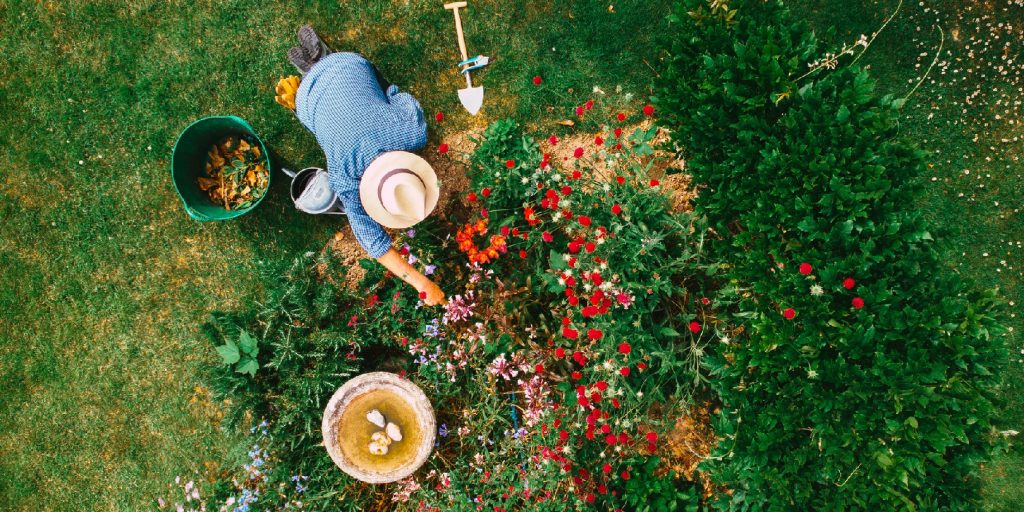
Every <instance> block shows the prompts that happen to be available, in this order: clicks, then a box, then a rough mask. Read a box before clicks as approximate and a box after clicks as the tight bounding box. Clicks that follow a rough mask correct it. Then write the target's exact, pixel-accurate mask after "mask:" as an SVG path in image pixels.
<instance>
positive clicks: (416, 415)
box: [322, 372, 435, 483]
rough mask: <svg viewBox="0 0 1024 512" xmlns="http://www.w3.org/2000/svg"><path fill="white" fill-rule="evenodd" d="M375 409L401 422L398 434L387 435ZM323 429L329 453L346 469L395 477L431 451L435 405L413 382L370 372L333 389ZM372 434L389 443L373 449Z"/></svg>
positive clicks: (369, 476) (370, 477) (362, 476)
mask: <svg viewBox="0 0 1024 512" xmlns="http://www.w3.org/2000/svg"><path fill="white" fill-rule="evenodd" d="M373 411H377V412H379V413H380V415H382V416H383V421H385V422H386V423H392V424H394V426H393V427H390V428H395V427H397V430H398V431H399V432H400V434H401V435H400V436H397V437H400V439H391V438H390V437H388V436H387V435H386V433H385V432H386V430H387V429H386V428H385V427H383V426H381V425H380V424H378V423H380V422H381V419H379V417H378V416H373V415H371V413H372V412H373ZM374 414H375V413H374ZM368 416H370V417H371V418H374V419H375V421H377V423H375V422H374V420H371V419H368ZM322 429H323V435H324V445H325V446H326V447H327V452H328V453H329V454H330V455H331V459H332V460H334V463H335V464H337V465H338V467H340V468H341V469H342V470H343V471H345V472H346V473H348V474H349V475H351V476H353V477H355V478H357V479H359V480H362V481H364V482H369V483H385V482H393V481H395V480H400V479H402V478H405V477H407V476H409V475H411V474H412V473H413V472H415V471H416V469H418V468H419V467H420V466H421V465H423V463H424V462H426V459H427V457H429V456H430V452H431V450H432V449H433V444H434V432H435V420H434V410H433V408H432V407H431V405H430V402H429V401H428V400H427V397H426V395H424V394H423V391H422V390H420V388H419V387H417V386H416V385H415V384H413V383H412V382H409V381H408V380H406V379H402V378H400V377H399V376H397V375H395V374H393V373H386V372H374V373H367V374H363V375H360V376H358V377H355V378H353V379H352V380H349V381H348V382H346V383H345V384H344V385H342V386H341V388H339V389H338V391H336V392H335V393H334V396H333V397H331V400H330V402H329V403H328V405H327V408H326V409H325V410H324V419H323V425H322ZM394 432H395V431H394V430H393V431H392V433H394ZM374 434H377V437H376V439H382V438H383V440H384V442H385V443H387V446H386V453H383V454H380V453H379V452H378V453H374V452H373V451H372V448H371V443H373V442H374V441H373V439H374Z"/></svg>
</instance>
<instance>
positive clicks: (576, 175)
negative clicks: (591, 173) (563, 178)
mask: <svg viewBox="0 0 1024 512" xmlns="http://www.w3.org/2000/svg"><path fill="white" fill-rule="evenodd" d="M582 176H583V173H582V172H580V171H579V169H575V170H573V171H572V179H574V180H578V179H580V177H582Z"/></svg>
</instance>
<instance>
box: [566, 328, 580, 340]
mask: <svg viewBox="0 0 1024 512" xmlns="http://www.w3.org/2000/svg"><path fill="white" fill-rule="evenodd" d="M562 336H565V337H566V338H569V339H570V340H574V339H576V338H579V337H580V333H579V332H577V331H576V329H572V328H570V327H563V328H562Z"/></svg>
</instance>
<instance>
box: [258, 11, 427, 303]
mask: <svg viewBox="0 0 1024 512" xmlns="http://www.w3.org/2000/svg"><path fill="white" fill-rule="evenodd" d="M299 41H300V43H301V46H297V47H294V48H292V49H290V50H289V51H288V60H289V61H291V63H292V64H293V65H295V67H296V68H298V70H299V72H301V73H302V74H303V75H304V76H303V78H302V80H301V82H298V85H297V87H296V86H295V85H294V84H295V83H296V82H297V81H296V80H294V78H292V79H288V78H285V79H282V80H281V82H279V83H278V93H279V96H278V97H277V98H276V99H277V100H278V102H279V103H281V104H282V105H284V106H285V107H287V108H290V109H292V110H294V112H295V115H296V117H298V118H299V121H300V122H301V123H302V124H303V125H305V127H306V128H308V129H309V131H311V132H312V133H313V135H315V136H316V140H317V142H318V143H319V144H320V147H321V148H323V150H324V154H325V155H326V157H327V174H328V180H327V181H328V182H329V185H330V187H331V189H332V190H333V192H334V193H336V194H337V195H338V197H339V198H340V199H341V202H342V204H343V205H344V207H345V213H346V214H347V215H348V219H349V224H350V225H351V226H352V232H353V234H355V237H356V240H357V241H358V242H359V244H360V245H361V246H362V247H363V249H364V250H366V252H367V253H368V254H369V255H370V257H372V258H375V259H376V260H377V261H379V262H380V263H381V264H382V265H384V267H386V268H387V269H388V270H389V271H391V272H392V273H394V274H395V275H397V276H399V277H401V278H402V280H404V281H405V282H406V283H408V284H409V285H411V286H412V287H414V288H415V289H416V290H417V291H418V292H419V293H420V297H421V298H423V300H424V302H425V303H426V304H428V305H436V304H443V303H444V302H445V296H444V292H442V291H441V288H440V287H438V286H437V284H436V283H434V282H433V281H431V280H430V279H429V278H427V277H426V276H424V275H423V274H421V273H420V272H419V271H417V270H416V269H415V268H413V266H412V265H410V264H409V263H408V262H407V261H406V260H405V259H404V258H402V257H401V255H399V254H398V252H397V251H395V249H394V248H393V247H392V240H391V237H390V236H388V234H387V232H385V231H384V227H385V226H386V227H388V228H393V229H404V228H408V227H411V226H413V225H414V224H416V223H418V222H420V221H422V220H423V219H425V218H426V217H427V215H429V214H430V212H431V211H433V209H434V207H435V206H436V205H437V198H438V190H439V188H438V183H437V176H436V174H435V173H434V169H433V168H432V167H431V166H430V164H429V163H427V161H426V160H424V159H423V158H421V157H419V156H417V155H415V154H412V153H410V151H415V150H418V149H421V148H423V146H425V145H426V143H427V124H426V121H425V120H424V118H423V110H422V109H421V108H420V105H419V103H418V102H417V101H416V99H415V98H413V97H412V96H411V95H410V94H409V93H405V92H398V87H397V86H395V85H390V86H388V85H387V84H386V83H385V82H384V80H383V78H382V77H381V75H380V72H379V71H377V69H376V68H375V67H374V65H373V64H371V63H370V62H369V61H368V60H366V59H365V58H364V57H363V56H361V55H358V54H355V53H348V52H338V53H332V52H331V51H330V49H329V48H328V47H327V45H326V44H324V42H323V41H322V40H321V39H320V38H319V37H318V36H317V35H316V33H315V32H314V31H313V29H312V28H310V27H309V26H304V27H302V28H301V29H300V30H299ZM286 84H291V86H290V87H289V85H286Z"/></svg>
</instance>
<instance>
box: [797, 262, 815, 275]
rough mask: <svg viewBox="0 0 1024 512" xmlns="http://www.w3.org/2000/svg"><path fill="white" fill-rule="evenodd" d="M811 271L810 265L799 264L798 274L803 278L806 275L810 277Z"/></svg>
mask: <svg viewBox="0 0 1024 512" xmlns="http://www.w3.org/2000/svg"><path fill="white" fill-rule="evenodd" d="M811 270H813V269H812V268H811V264H810V263H801V264H800V273H801V274H803V275H805V276H806V275H810V273H811Z"/></svg>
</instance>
